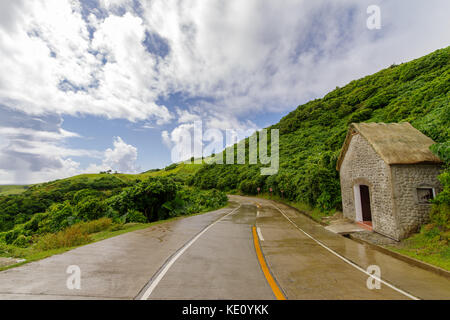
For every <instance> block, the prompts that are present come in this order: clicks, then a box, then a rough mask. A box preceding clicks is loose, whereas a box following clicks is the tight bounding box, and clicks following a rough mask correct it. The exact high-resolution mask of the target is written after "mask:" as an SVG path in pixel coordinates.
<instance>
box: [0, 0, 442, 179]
mask: <svg viewBox="0 0 450 320" xmlns="http://www.w3.org/2000/svg"><path fill="white" fill-rule="evenodd" d="M374 4H375V5H378V6H379V7H380V10H381V29H377V30H369V29H368V28H367V26H366V20H367V18H368V17H369V15H368V13H367V8H368V6H369V5H374ZM448 12H450V2H449V1H446V0H432V1H426V2H425V1H420V0H413V1H409V0H403V1H383V0H376V1H375V0H374V1H372V0H371V1H365V0H343V1H331V0H329V1H326V0H317V1H304V0H287V1H284V2H283V3H282V4H280V3H279V2H274V1H272V0H246V1H240V0H228V1H218V0H215V1H213V0H212V1H202V0H184V1H167V0H153V1H147V0H80V1H69V0H36V1H33V2H25V1H24V0H17V1H8V0H0V70H2V73H1V74H0V184H25V183H35V182H42V181H48V180H52V179H58V178H63V177H67V176H70V175H74V174H80V173H85V172H98V171H100V170H107V169H112V170H117V171H120V172H129V173H135V172H140V171H145V170H148V169H151V168H157V167H164V166H166V165H168V164H170V163H171V162H172V159H171V148H173V146H174V145H176V144H177V141H178V139H179V138H180V135H182V134H183V133H185V132H191V131H192V123H193V122H194V121H202V122H203V127H204V129H205V130H206V129H219V130H226V129H234V130H250V131H251V130H256V129H258V128H264V127H267V126H269V125H271V124H273V123H276V122H278V120H279V119H280V118H281V117H283V116H284V115H286V114H287V113H288V112H290V111H292V110H293V109H295V108H296V107H297V106H298V105H300V104H303V103H305V102H307V101H309V100H311V99H314V98H319V97H322V96H323V95H324V94H326V93H327V92H328V91H330V90H332V89H333V88H335V87H336V86H343V85H345V84H346V83H348V82H349V81H351V80H353V79H356V78H359V77H362V76H365V75H367V74H371V73H374V72H376V71H378V70H380V69H381V68H385V67H388V66H389V65H391V64H392V63H401V62H405V61H409V60H412V59H414V58H417V57H420V56H422V55H425V54H427V53H430V52H432V51H434V50H436V49H439V48H442V47H446V46H448V45H449V43H450V21H449V19H448V17H447V16H446V13H448Z"/></svg>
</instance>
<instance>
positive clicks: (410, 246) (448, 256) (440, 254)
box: [386, 224, 450, 271]
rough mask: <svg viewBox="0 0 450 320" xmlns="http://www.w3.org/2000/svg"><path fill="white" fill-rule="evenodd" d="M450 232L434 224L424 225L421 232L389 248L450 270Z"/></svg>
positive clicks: (388, 247)
mask: <svg viewBox="0 0 450 320" xmlns="http://www.w3.org/2000/svg"><path fill="white" fill-rule="evenodd" d="M449 238H450V232H449V231H447V232H443V231H441V230H439V228H437V227H435V226H434V225H433V224H428V225H425V226H423V227H422V229H421V231H420V233H417V234H415V235H413V236H411V237H410V238H408V239H405V240H403V241H401V242H400V243H399V244H398V245H394V246H386V248H387V249H389V250H392V251H394V252H398V253H400V254H403V255H406V256H409V257H411V258H414V259H417V260H420V261H423V262H426V263H429V264H432V265H435V266H437V267H440V268H442V269H445V270H447V271H450V243H449Z"/></svg>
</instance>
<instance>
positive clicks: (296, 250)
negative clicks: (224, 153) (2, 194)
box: [0, 196, 450, 300]
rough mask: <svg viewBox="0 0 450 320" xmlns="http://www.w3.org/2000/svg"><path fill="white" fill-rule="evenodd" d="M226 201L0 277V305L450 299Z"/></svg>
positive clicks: (301, 219) (371, 255) (276, 212)
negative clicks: (74, 281) (74, 277)
mask: <svg viewBox="0 0 450 320" xmlns="http://www.w3.org/2000/svg"><path fill="white" fill-rule="evenodd" d="M230 199H231V205H230V206H229V207H227V208H224V209H221V210H217V211H214V212H210V213H207V214H204V215H198V216H193V217H188V218H184V219H180V220H177V221H172V222H168V223H163V224H160V225H157V226H154V227H151V228H148V229H145V230H140V231H135V232H131V233H127V234H124V235H121V236H118V237H115V238H111V239H107V240H104V241H101V242H97V243H93V244H90V245H87V246H84V247H80V248H77V249H75V250H72V251H70V252H66V253H64V254H61V255H56V256H53V257H50V258H47V259H44V260H41V261H38V262H33V263H30V264H27V265H24V266H21V267H18V268H15V269H10V270H7V271H3V272H0V299H250V300H252V299H275V298H283V297H284V298H287V299H413V298H421V299H450V281H449V280H448V279H447V278H445V277H442V276H438V275H436V274H434V273H431V272H429V271H425V270H422V269H420V268H417V267H413V266H410V265H408V264H406V263H404V262H402V261H398V260H396V259H394V258H392V257H390V256H387V255H384V254H382V253H380V252H378V251H374V250H372V249H370V248H368V247H365V246H363V245H361V244H359V243H356V242H354V241H352V240H350V239H346V238H344V237H342V236H339V235H335V234H333V233H331V232H329V231H327V230H325V229H324V228H322V227H321V226H320V225H318V224H316V223H314V222H312V221H311V220H310V219H308V218H307V217H305V216H302V215H301V214H298V213H297V212H296V211H294V210H293V209H291V208H289V207H287V206H284V205H281V204H276V203H273V202H271V201H267V200H261V199H256V198H249V197H238V196H231V197H230ZM258 249H260V251H259V250H258ZM70 265H76V266H79V267H80V270H81V289H80V290H76V289H75V290H69V289H68V288H67V285H66V281H67V278H68V277H69V274H67V273H66V269H67V267H68V266H70ZM371 265H376V266H378V267H379V270H380V271H381V287H380V289H373V290H370V289H368V288H367V280H368V278H369V275H368V274H367V273H365V272H366V270H367V267H369V266H371ZM370 280H371V281H370V283H372V284H374V283H375V279H370Z"/></svg>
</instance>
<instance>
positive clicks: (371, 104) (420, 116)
mask: <svg viewBox="0 0 450 320" xmlns="http://www.w3.org/2000/svg"><path fill="white" fill-rule="evenodd" d="M449 91H450V47H449V48H445V49H442V50H438V51H436V52H434V53H432V54H430V55H428V56H425V57H422V58H420V59H417V60H414V61H411V62H408V63H404V64H401V65H392V66H391V67H389V68H387V69H385V70H382V71H380V72H378V73H376V74H374V75H370V76H367V77H365V78H362V79H360V80H355V81H352V82H350V83H349V84H348V85H346V86H345V87H343V88H336V90H334V91H332V92H330V93H329V94H327V95H326V96H325V97H323V98H322V99H317V100H314V101H310V102H308V103H306V104H304V105H301V106H299V107H298V108H297V109H296V110H295V111H292V112H291V113H290V114H288V115H287V116H285V117H284V118H283V119H282V120H281V121H280V122H279V123H278V124H276V125H274V126H272V127H270V128H269V129H279V130H280V170H279V172H278V174H276V175H273V176H261V175H260V174H259V172H260V171H259V165H214V164H212V165H206V166H204V167H203V168H202V169H200V170H199V171H198V172H197V174H196V175H195V176H194V177H193V178H192V179H191V180H190V183H191V184H192V185H194V186H197V187H200V188H204V189H208V188H217V189H220V190H225V191H230V190H237V191H240V192H243V193H245V194H256V192H257V188H258V187H260V188H261V190H262V191H263V192H268V189H269V188H273V192H274V193H275V194H278V195H281V191H282V190H283V191H284V196H285V197H286V198H287V199H288V200H291V201H296V202H300V203H305V204H308V205H310V206H311V207H314V208H318V209H320V210H322V211H325V212H329V211H333V210H335V209H340V208H341V192H340V185H339V173H338V172H337V171H336V161H337V158H338V155H339V152H340V150H341V147H342V144H343V142H344V139H345V135H346V132H347V130H348V126H349V124H350V123H352V122H387V123H388V122H403V121H408V122H410V123H411V124H412V125H413V126H414V127H415V128H417V129H418V130H420V131H422V132H423V133H424V134H426V135H427V136H429V137H431V138H432V139H433V140H434V141H436V142H438V143H439V144H438V145H437V146H435V147H434V150H435V151H436V152H438V153H439V155H440V156H441V158H443V159H448V158H449V146H450V144H449V143H450V129H449V127H450V126H449V124H450V103H449V101H450V93H449ZM246 143H248V141H247V142H246ZM443 182H444V184H445V183H448V182H446V181H443ZM446 201H448V199H447V200H446ZM441 208H444V206H443V205H441Z"/></svg>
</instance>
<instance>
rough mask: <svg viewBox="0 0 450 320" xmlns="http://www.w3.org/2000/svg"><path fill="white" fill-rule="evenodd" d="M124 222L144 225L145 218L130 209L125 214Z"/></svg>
mask: <svg viewBox="0 0 450 320" xmlns="http://www.w3.org/2000/svg"><path fill="white" fill-rule="evenodd" d="M125 222H126V223H130V222H136V223H146V222H147V218H146V217H145V216H144V214H143V213H142V212H139V211H137V210H134V209H131V210H128V212H127V215H126V219H125Z"/></svg>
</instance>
